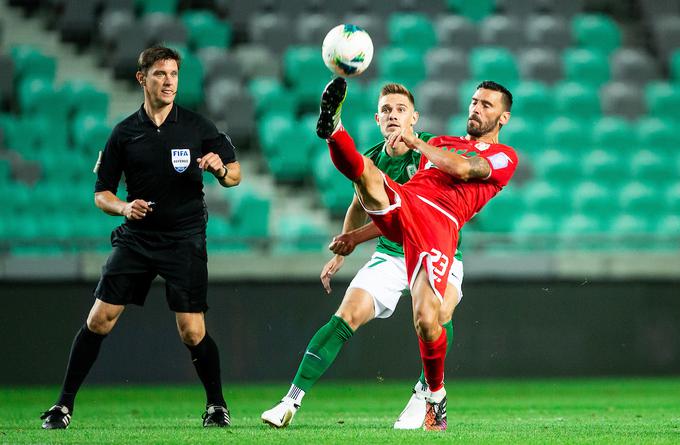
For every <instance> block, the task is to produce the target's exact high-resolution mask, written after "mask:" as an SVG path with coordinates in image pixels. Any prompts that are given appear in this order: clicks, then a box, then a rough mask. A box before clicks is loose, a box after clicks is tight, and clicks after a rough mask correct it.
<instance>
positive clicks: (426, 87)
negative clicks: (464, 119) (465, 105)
mask: <svg viewBox="0 0 680 445" xmlns="http://www.w3.org/2000/svg"><path fill="white" fill-rule="evenodd" d="M415 97H417V98H418V108H417V110H418V111H419V112H421V113H423V114H424V115H432V116H440V117H446V118H448V117H449V116H451V115H453V114H456V113H458V111H459V108H458V102H459V101H458V90H457V89H456V88H455V87H454V86H452V85H451V84H450V83H449V82H446V81H433V80H429V81H425V82H423V83H422V84H421V85H420V86H419V87H418V90H417V92H416V94H415ZM425 124H426V125H427V122H425Z"/></svg>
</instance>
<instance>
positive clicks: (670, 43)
mask: <svg viewBox="0 0 680 445" xmlns="http://www.w3.org/2000/svg"><path fill="white" fill-rule="evenodd" d="M657 3H673V2H657ZM652 30H653V37H654V39H653V42H654V47H655V49H656V52H657V54H658V56H659V58H660V59H661V60H668V59H669V58H670V57H671V54H673V53H674V52H677V50H678V47H680V15H677V14H674V15H667V16H660V17H654V20H653V22H652ZM676 73H677V71H676ZM675 79H677V77H675Z"/></svg>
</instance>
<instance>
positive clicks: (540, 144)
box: [500, 115, 545, 159]
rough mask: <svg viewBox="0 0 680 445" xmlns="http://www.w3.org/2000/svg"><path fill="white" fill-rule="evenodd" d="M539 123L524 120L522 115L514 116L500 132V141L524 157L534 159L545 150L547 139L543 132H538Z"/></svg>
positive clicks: (527, 119)
mask: <svg viewBox="0 0 680 445" xmlns="http://www.w3.org/2000/svg"><path fill="white" fill-rule="evenodd" d="M540 126H541V124H540V122H539V121H535V120H531V119H529V118H524V117H522V115H519V116H513V117H512V118H511V119H510V122H508V124H507V125H506V126H504V127H503V129H502V130H501V132H500V141H501V143H503V144H505V145H509V146H511V147H513V148H514V149H515V150H517V151H518V152H519V154H520V159H521V158H522V155H525V154H526V155H529V156H530V157H533V156H535V155H538V154H540V153H541V152H542V151H543V150H544V149H545V139H544V135H543V132H542V131H537V128H540Z"/></svg>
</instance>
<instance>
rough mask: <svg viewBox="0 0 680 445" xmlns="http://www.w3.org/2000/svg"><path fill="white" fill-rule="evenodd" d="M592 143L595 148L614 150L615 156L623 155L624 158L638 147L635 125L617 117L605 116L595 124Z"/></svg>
mask: <svg viewBox="0 0 680 445" xmlns="http://www.w3.org/2000/svg"><path fill="white" fill-rule="evenodd" d="M592 141H593V146H594V147H596V148H598V149H604V150H607V151H610V150H613V154H616V155H618V154H621V155H622V157H625V154H626V153H629V152H630V151H631V150H633V149H635V148H636V147H637V141H636V135H635V131H634V128H633V125H631V123H630V122H628V121H627V120H625V119H622V118H620V117H616V116H604V117H601V118H600V119H598V120H597V121H596V122H595V124H594V125H593V129H592Z"/></svg>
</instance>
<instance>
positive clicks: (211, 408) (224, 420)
mask: <svg viewBox="0 0 680 445" xmlns="http://www.w3.org/2000/svg"><path fill="white" fill-rule="evenodd" d="M230 425H231V418H230V417H229V410H228V409H227V408H226V407H225V406H220V405H208V406H207V407H206V408H205V412H204V413H203V426H204V427H205V428H209V427H220V428H223V427H225V426H230Z"/></svg>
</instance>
